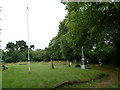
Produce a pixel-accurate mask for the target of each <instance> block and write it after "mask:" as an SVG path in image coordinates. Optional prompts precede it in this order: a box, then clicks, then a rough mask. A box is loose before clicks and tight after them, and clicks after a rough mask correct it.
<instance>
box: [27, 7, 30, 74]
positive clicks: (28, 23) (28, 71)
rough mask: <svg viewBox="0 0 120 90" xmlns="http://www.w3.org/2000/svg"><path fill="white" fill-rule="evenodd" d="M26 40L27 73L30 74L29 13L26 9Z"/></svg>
mask: <svg viewBox="0 0 120 90" xmlns="http://www.w3.org/2000/svg"><path fill="white" fill-rule="evenodd" d="M27 40H28V72H29V74H30V51H29V13H28V7H27Z"/></svg>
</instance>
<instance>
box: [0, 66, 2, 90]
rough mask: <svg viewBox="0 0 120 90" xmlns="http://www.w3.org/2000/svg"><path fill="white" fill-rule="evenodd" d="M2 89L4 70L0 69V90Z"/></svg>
mask: <svg viewBox="0 0 120 90" xmlns="http://www.w3.org/2000/svg"><path fill="white" fill-rule="evenodd" d="M1 88H2V68H1V67H0V90H1Z"/></svg>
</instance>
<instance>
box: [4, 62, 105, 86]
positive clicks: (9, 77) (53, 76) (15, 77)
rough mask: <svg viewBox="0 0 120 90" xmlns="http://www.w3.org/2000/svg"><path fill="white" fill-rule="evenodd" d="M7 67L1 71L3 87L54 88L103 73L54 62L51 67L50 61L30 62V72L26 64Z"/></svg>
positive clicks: (89, 78)
mask: <svg viewBox="0 0 120 90" xmlns="http://www.w3.org/2000/svg"><path fill="white" fill-rule="evenodd" d="M8 68H9V69H8V70H5V71H3V72H2V87H3V88H54V87H56V86H57V85H60V84H61V83H63V82H68V81H86V80H91V79H94V78H97V77H98V76H99V75H101V74H103V73H104V72H101V71H99V70H96V69H94V68H91V69H81V68H75V66H74V65H72V66H71V67H68V66H67V65H63V64H55V69H52V68H51V64H50V63H41V64H40V63H32V64H31V74H28V65H17V64H13V65H8Z"/></svg>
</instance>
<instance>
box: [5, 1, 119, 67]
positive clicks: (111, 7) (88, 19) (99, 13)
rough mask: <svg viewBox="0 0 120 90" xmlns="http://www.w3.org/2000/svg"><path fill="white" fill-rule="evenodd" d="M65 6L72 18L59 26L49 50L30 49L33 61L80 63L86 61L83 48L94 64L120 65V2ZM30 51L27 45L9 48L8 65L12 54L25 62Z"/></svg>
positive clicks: (66, 19)
mask: <svg viewBox="0 0 120 90" xmlns="http://www.w3.org/2000/svg"><path fill="white" fill-rule="evenodd" d="M63 4H65V5H66V10H67V11H68V14H67V15H66V17H65V19H64V20H63V21H61V22H60V23H59V32H58V34H57V36H56V37H54V38H53V39H52V40H51V42H50V43H49V46H48V47H47V48H45V49H44V50H35V51H34V50H32V48H30V55H31V60H34V61H42V60H44V61H49V60H51V59H52V60H69V61H73V60H77V61H80V60H81V58H82V57H81V56H82V55H81V47H82V46H83V47H84V51H85V57H86V58H87V59H89V61H90V62H91V63H98V60H99V59H101V60H102V62H103V63H104V64H114V65H119V63H120V62H119V60H120V25H119V22H120V2H113V3H109V2H106V3H99V2H96V3H95V2H94V3H80V2H68V3H63ZM16 44H17V42H16ZM8 46H9V45H8ZM33 46H34V45H33ZM11 47H13V46H11ZM23 47H24V49H23ZM26 48H27V45H26V44H25V46H22V47H19V48H16V49H15V48H14V49H13V50H12V49H11V50H9V48H8V47H7V49H8V51H7V52H5V54H4V55H5V57H4V59H5V61H7V60H8V61H10V60H13V59H11V57H9V56H10V55H9V54H12V53H13V55H16V56H15V57H14V60H15V61H20V60H23V61H25V60H26V58H25V57H26V56H25V55H26V54H27V50H26ZM13 51H14V52H16V54H14V52H13ZM23 52H24V53H23ZM17 53H18V54H19V55H17ZM18 57H19V60H18V59H17V58H18Z"/></svg>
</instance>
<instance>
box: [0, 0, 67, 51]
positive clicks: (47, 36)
mask: <svg viewBox="0 0 120 90" xmlns="http://www.w3.org/2000/svg"><path fill="white" fill-rule="evenodd" d="M0 6H2V7H3V8H2V12H0V18H1V17H2V21H0V28H2V48H3V49H4V48H5V46H6V44H7V43H8V42H15V41H18V40H25V41H26V42H27V9H26V7H27V6H28V7H29V33H30V35H29V36H30V37H29V43H30V45H32V44H33V45H35V48H36V49H38V48H39V49H44V48H45V47H47V46H48V44H49V42H50V40H51V39H52V38H53V37H55V36H56V35H57V33H58V25H59V22H60V21H62V20H63V19H64V18H65V15H66V14H67V11H65V6H64V5H63V4H61V3H60V0H0Z"/></svg>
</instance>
